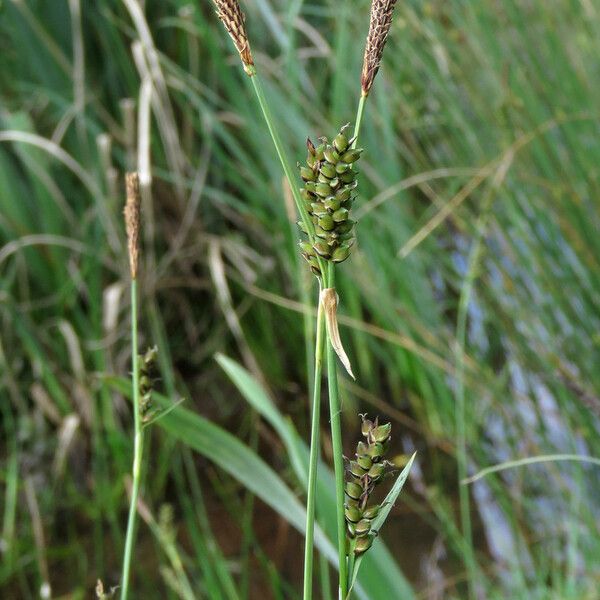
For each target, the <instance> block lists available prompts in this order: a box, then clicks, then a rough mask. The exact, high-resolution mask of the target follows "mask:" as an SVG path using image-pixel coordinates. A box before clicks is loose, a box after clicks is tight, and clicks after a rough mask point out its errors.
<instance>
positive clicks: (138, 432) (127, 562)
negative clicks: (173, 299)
mask: <svg viewBox="0 0 600 600" xmlns="http://www.w3.org/2000/svg"><path fill="white" fill-rule="evenodd" d="M137 305H138V297H137V280H136V279H132V280H131V363H132V364H131V384H132V388H133V389H132V398H133V415H134V431H135V433H134V450H133V467H132V477H133V484H132V487H131V501H130V504H129V518H128V521H127V536H126V538H125V552H124V554H123V572H122V579H121V600H127V595H128V593H129V571H130V566H131V555H132V550H133V542H134V538H135V526H136V517H137V502H138V496H139V492H140V481H141V474H142V454H143V452H144V431H143V428H142V416H141V414H140V385H139V377H140V371H139V356H138V341H137Z"/></svg>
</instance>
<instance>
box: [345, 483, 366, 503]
mask: <svg viewBox="0 0 600 600" xmlns="http://www.w3.org/2000/svg"><path fill="white" fill-rule="evenodd" d="M362 493H363V490H362V487H361V486H360V485H359V484H358V483H354V482H352V481H349V482H348V483H346V494H348V496H349V497H350V498H354V500H358V499H359V498H360V497H361V495H362Z"/></svg>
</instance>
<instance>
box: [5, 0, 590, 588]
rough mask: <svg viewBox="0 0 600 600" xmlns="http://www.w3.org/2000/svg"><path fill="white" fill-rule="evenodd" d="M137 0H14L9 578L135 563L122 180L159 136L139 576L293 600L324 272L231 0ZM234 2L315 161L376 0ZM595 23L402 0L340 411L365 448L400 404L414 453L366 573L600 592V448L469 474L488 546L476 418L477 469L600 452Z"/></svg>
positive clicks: (534, 4) (151, 204)
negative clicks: (276, 146) (228, 8)
mask: <svg viewBox="0 0 600 600" xmlns="http://www.w3.org/2000/svg"><path fill="white" fill-rule="evenodd" d="M142 4H143V3H142ZM136 6H138V7H139V4H138V3H137V1H134V0H127V1H125V2H120V1H117V0H105V1H103V2H80V0H69V1H68V2H67V1H66V0H54V1H52V2H47V1H44V0H21V1H16V0H4V1H3V2H2V3H1V4H0V90H1V91H0V94H1V96H0V244H1V247H0V318H1V319H2V327H1V338H0V399H1V402H0V407H1V410H2V413H1V414H2V416H1V423H2V437H1V442H0V444H1V463H0V482H1V486H0V488H1V489H0V491H1V497H2V501H1V503H0V506H1V507H2V511H1V516H2V534H1V545H0V552H1V553H2V561H1V564H0V589H1V590H2V597H3V598H23V599H29V598H35V597H39V595H40V589H42V592H44V591H45V590H44V589H43V588H44V584H50V585H51V588H52V595H53V597H57V598H90V597H91V596H92V595H93V590H94V587H95V585H96V580H97V579H102V581H103V583H104V588H105V591H106V590H108V589H109V588H110V586H111V585H113V584H116V583H117V582H118V580H119V576H120V573H119V569H120V558H121V552H122V546H123V540H124V529H125V522H126V511H127V493H126V482H127V474H128V472H129V470H130V461H131V453H132V438H131V430H132V419H131V413H130V410H129V405H128V402H127V398H126V397H125V395H124V394H123V391H124V390H126V389H127V387H126V385H125V387H124V378H126V377H127V375H128V368H129V367H128V365H129V360H130V357H129V356H128V348H129V345H128V335H129V333H128V332H129V324H128V322H127V319H128V304H127V303H128V295H127V259H126V253H125V251H124V235H123V228H122V216H121V212H122V204H123V183H122V182H123V177H122V175H123V173H124V171H125V170H127V169H131V168H135V167H136V165H137V164H138V160H142V162H143V161H144V157H145V156H148V157H149V169H150V174H151V176H152V185H151V186H149V187H148V188H147V190H146V197H145V203H146V204H145V207H144V208H145V217H146V220H147V221H146V225H145V240H144V257H143V258H144V264H143V268H142V274H141V277H142V279H141V296H142V322H141V324H140V329H141V332H142V334H141V340H140V344H141V347H142V348H145V347H148V346H151V345H153V344H157V346H158V348H159V359H160V366H161V381H160V382H159V383H158V387H159V388H160V390H161V391H162V393H163V394H164V398H165V400H163V401H164V402H167V403H170V402H174V401H176V400H178V399H179V398H180V397H184V398H185V402H184V404H183V405H182V407H178V408H177V409H176V410H174V411H172V412H171V413H170V414H169V415H168V417H165V418H164V419H163V420H162V421H160V424H161V425H162V427H156V428H153V429H152V431H151V434H150V436H149V442H148V451H149V455H148V458H147V461H148V464H149V465H150V466H149V468H148V469H147V473H146V481H145V484H144V489H143V493H142V495H143V499H144V504H145V507H146V510H145V511H144V514H143V515H142V517H143V521H144V522H143V523H142V524H141V526H140V531H139V535H138V546H137V552H136V557H135V561H134V565H133V569H134V572H133V575H134V580H133V589H134V590H135V591H136V595H135V597H139V598H188V597H190V595H189V591H190V590H193V592H192V593H193V594H195V596H191V597H198V598H202V597H209V598H227V599H233V598H297V597H298V596H299V589H300V577H301V559H300V557H301V554H302V551H301V548H302V543H301V542H302V540H301V537H300V535H299V534H297V533H296V532H295V531H294V527H300V528H301V524H302V522H303V519H302V510H303V509H302V502H303V481H302V478H303V469H302V464H303V463H302V461H303V460H304V459H305V455H304V452H305V450H304V447H303V446H302V444H301V442H300V441H299V440H300V439H301V438H302V439H304V440H306V439H307V437H308V399H307V394H306V389H307V381H306V379H307V368H306V364H307V351H306V348H307V347H308V348H310V347H311V344H310V335H311V332H310V331H307V330H305V326H304V321H303V319H302V314H303V312H305V311H306V310H308V304H307V302H308V301H309V300H310V299H312V298H313V296H314V294H315V290H314V289H312V288H310V286H311V285H312V284H311V276H310V275H309V274H308V273H307V272H306V271H307V269H306V268H305V266H304V265H303V264H301V263H300V260H299V258H298V256H297V254H298V253H297V249H296V247H295V240H296V238H297V233H296V230H295V225H293V224H292V223H291V222H290V215H289V209H288V208H287V205H286V201H285V190H284V188H283V184H282V174H281V171H280V168H279V165H278V162H277V159H276V156H275V153H274V150H273V148H272V146H271V143H270V140H269V137H268V132H267V131H266V130H265V127H264V125H263V122H262V120H261V118H260V115H259V110H258V107H257V106H256V103H255V102H254V99H253V96H252V93H251V90H250V88H249V81H248V80H247V78H246V77H245V75H244V74H243V72H242V70H241V68H240V67H239V64H238V59H237V56H234V52H233V50H232V48H231V46H230V44H229V40H228V39H227V38H226V36H225V34H224V32H223V31H222V29H221V27H220V24H219V23H218V22H217V19H216V17H215V16H214V13H213V9H212V6H211V5H210V3H209V2H208V0H207V1H206V2H202V3H190V2H187V1H183V0H180V1H178V0H169V1H166V2H157V1H152V0H147V1H146V2H145V7H144V10H143V11H136V10H135V7H136ZM243 7H244V10H245V11H246V16H247V26H248V31H249V36H250V38H251V40H252V45H253V51H254V54H255V57H256V60H257V62H258V63H259V65H260V68H261V70H262V72H263V74H264V79H265V86H266V87H267V92H268V96H269V99H270V101H271V103H272V106H273V107H274V113H275V117H276V119H277V121H278V123H279V125H280V127H281V132H282V137H283V138H284V141H285V143H286V144H288V145H289V148H290V151H291V152H293V156H295V157H297V159H298V160H302V159H303V158H304V151H303V144H304V140H305V139H306V136H307V135H310V136H313V137H316V136H319V135H330V134H331V132H332V131H335V130H336V129H337V128H338V127H339V126H340V125H342V124H343V123H345V122H347V121H349V120H351V119H352V118H353V115H354V111H355V104H356V99H357V97H358V90H359V74H360V65H361V62H362V50H363V40H364V36H365V34H366V31H367V27H368V10H369V4H368V2H367V0H360V1H359V2H357V3H355V4H354V5H350V4H348V3H341V4H340V3H334V2H330V1H326V2H324V3H310V2H306V3H303V2H301V1H299V0H293V1H292V2H276V1H274V2H271V1H270V0H253V1H250V2H247V3H246V2H245V3H244V5H243ZM130 11H131V12H130ZM599 34H600V9H599V8H598V6H597V4H596V3H594V2H590V1H586V0H581V1H575V0H556V1H555V2H552V3H546V2H542V1H541V0H529V1H527V2H526V1H524V0H505V1H504V2H501V3H500V2H492V1H491V0H485V1H482V2H475V3H471V2H441V1H434V2H417V1H416V0H410V1H407V2H401V3H399V5H398V7H397V13H396V18H395V21H394V25H393V27H392V33H391V35H390V41H389V47H388V48H387V50H386V57H385V59H384V64H383V67H382V71H381V74H380V76H379V78H378V82H377V85H376V86H375V89H374V91H373V94H372V98H371V99H370V101H369V106H368V108H367V113H366V117H365V123H364V127H363V134H362V142H361V145H363V146H364V147H365V148H366V152H365V154H364V156H363V158H362V159H361V163H362V164H361V171H362V174H361V183H360V198H359V201H358V203H357V205H356V206H357V211H356V212H357V217H359V218H358V221H359V223H358V226H357V236H358V246H357V251H356V252H355V253H353V256H352V258H351V259H350V260H349V261H347V262H346V263H344V264H343V265H342V267H341V269H340V270H339V271H340V272H339V275H338V289H339V294H340V297H341V312H342V316H341V320H340V323H341V326H342V336H343V337H344V339H345V342H346V348H347V350H348V352H349V354H350V356H351V359H352V361H353V365H354V370H355V372H356V374H357V379H358V382H357V383H356V384H355V383H351V382H349V381H346V380H344V381H343V385H342V392H343V411H344V415H343V417H344V436H345V446H346V451H347V452H348V453H349V452H350V451H351V448H352V444H353V443H354V442H355V440H356V437H357V432H358V428H359V419H358V418H357V413H358V412H360V411H369V412H371V413H378V414H381V415H382V416H384V417H386V418H389V419H391V421H392V423H393V426H394V431H395V436H394V440H393V443H392V452H393V453H395V455H396V456H397V460H398V463H399V464H401V462H402V460H403V457H404V458H405V457H406V456H407V455H408V454H409V453H411V452H412V451H413V450H414V449H417V450H418V458H417V463H415V466H414V467H413V472H412V474H411V479H410V481H409V483H408V484H407V486H406V489H405V491H404V492H403V500H404V501H403V502H402V503H401V504H400V505H398V506H396V508H395V509H394V510H393V511H392V513H391V515H390V518H389V521H388V524H387V525H386V529H385V532H384V534H383V536H382V537H383V539H384V541H385V542H386V544H387V549H386V547H385V546H384V544H382V543H379V542H378V543H377V544H376V546H377V548H374V550H373V555H372V556H369V557H368V558H367V559H366V560H365V563H364V564H365V566H364V567H363V569H364V571H363V572H362V574H361V577H360V578H359V579H360V581H361V584H362V588H361V589H362V592H361V597H368V598H372V599H374V600H376V599H378V598H381V599H384V598H387V599H389V598H413V597H414V598H426V599H432V600H434V599H437V598H466V597H467V591H466V590H467V588H466V581H467V579H468V577H467V572H469V573H470V575H469V577H470V579H471V584H472V589H474V590H475V593H476V594H477V597H480V598H532V599H540V600H541V599H547V598H548V599H549V598H552V599H561V600H562V599H571V598H572V599H577V600H580V599H583V598H590V599H591V598H596V597H597V590H598V589H599V587H600V566H599V564H598V560H597V557H598V556H599V555H600V541H599V540H600V536H599V533H600V531H599V523H600V518H599V517H600V514H599V513H600V507H599V505H598V498H599V497H600V478H599V477H598V471H597V467H595V466H593V465H583V464H579V463H576V462H562V463H544V464H538V465H535V466H529V467H524V468H521V469H518V470H510V471H505V472H503V473H499V474H496V475H492V476H490V477H487V478H485V479H482V480H480V481H478V482H477V483H475V484H474V485H472V486H469V487H468V488H463V489H464V490H467V491H468V493H469V495H470V497H467V498H466V499H467V500H470V514H471V521H472V524H473V546H472V547H471V544H470V542H469V536H466V537H465V536H463V535H462V534H461V525H460V517H459V493H458V489H459V485H458V475H457V452H456V448H457V446H456V444H457V440H458V443H459V444H460V440H461V436H462V435H463V434H464V440H465V444H466V450H467V454H466V469H467V471H468V473H470V474H472V473H475V472H476V471H478V470H479V469H481V468H484V467H486V466H488V465H491V464H496V463H499V462H502V461H505V460H510V459H515V458H523V457H533V456H539V455H545V454H556V453H572V454H581V455H586V456H596V457H598V456H600V437H599V422H600V371H599V370H598V364H599V363H600V361H599V359H600V317H599V315H600V311H599V310H598V309H599V304H600V302H599V294H600V265H599V262H598V257H599V256H600V236H599V235H598V232H599V231H600V217H599V210H598V209H599V203H598V198H599V197H600V196H599V194H600V167H599V165H600V135H599V134H600V127H599V122H598V119H599V116H600V115H599V113H598V109H597V106H596V105H597V102H596V99H597V98H598V97H600V63H599V62H598V59H597V57H598V56H600V35H599ZM144 82H146V83H145V85H144ZM146 128H148V130H149V132H150V133H149V137H148V140H147V142H148V144H149V147H148V148H147V152H146V150H145V146H144V144H145V142H144V135H143V132H144V131H145V130H146ZM139 133H141V135H140V136H139V138H138V134H139ZM144 173H146V174H148V172H147V171H146V170H144ZM307 299H308V300H307ZM215 353H222V354H223V355H225V356H228V357H230V359H226V358H224V357H223V358H221V359H220V364H219V363H217V362H216V361H215V359H214V357H215ZM231 359H234V361H235V362H234V361H232V360H231ZM237 363H239V364H241V365H244V367H245V370H244V369H242V367H240V366H239V365H238V364H237ZM157 402H161V400H160V399H159V398H157ZM461 405H462V406H464V413H462V416H461V410H460V407H461ZM457 406H458V407H459V410H456V407H457ZM323 423H324V428H325V427H326V426H327V418H326V412H325V411H324V413H323ZM457 425H458V427H457ZM324 439H326V438H324ZM459 447H460V446H459ZM328 450H329V448H328V447H327V445H325V447H324V460H325V461H326V462H330V461H329V459H330V454H329V453H328ZM458 455H459V457H460V453H458ZM299 465H300V466H299ZM328 478H330V474H329V473H326V472H325V471H323V470H322V475H321V486H322V492H321V493H320V505H319V507H318V511H320V513H319V514H321V517H322V518H321V520H322V522H323V525H324V528H325V530H326V531H330V530H331V526H333V521H334V519H333V513H332V512H331V508H332V505H331V502H332V498H333V496H332V495H331V494H332V489H331V485H328V484H329V483H330V479H328ZM330 492H331V494H330V495H329V496H328V494H329V493H330ZM464 501H465V498H464V497H463V502H464ZM463 506H464V504H463ZM321 547H322V548H325V546H324V545H323V544H322V545H321ZM471 548H472V549H473V550H471ZM470 556H473V557H474V559H473V560H472V561H470V558H469V557H470ZM323 564H324V563H321V565H322V566H323ZM468 567H470V568H468ZM321 575H322V576H323V575H326V570H325V569H324V568H321ZM326 596H327V595H326V594H325V593H324V595H323V597H326ZM46 597H48V596H46Z"/></svg>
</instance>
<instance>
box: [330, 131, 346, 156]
mask: <svg viewBox="0 0 600 600" xmlns="http://www.w3.org/2000/svg"><path fill="white" fill-rule="evenodd" d="M342 129H343V128H342ZM333 145H334V146H335V149H336V150H337V151H338V152H345V151H346V148H348V138H347V137H346V136H345V135H344V134H343V133H342V132H341V131H340V132H339V133H338V134H337V135H336V136H335V138H334V139H333Z"/></svg>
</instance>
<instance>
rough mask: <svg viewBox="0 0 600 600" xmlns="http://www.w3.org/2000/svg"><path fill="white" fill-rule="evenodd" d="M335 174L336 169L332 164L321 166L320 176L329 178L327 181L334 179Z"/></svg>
mask: <svg viewBox="0 0 600 600" xmlns="http://www.w3.org/2000/svg"><path fill="white" fill-rule="evenodd" d="M336 172H337V171H336V168H335V167H334V166H333V165H332V164H329V163H325V164H324V165H322V166H321V174H322V175H325V177H329V179H332V178H333V177H335V174H336Z"/></svg>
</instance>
